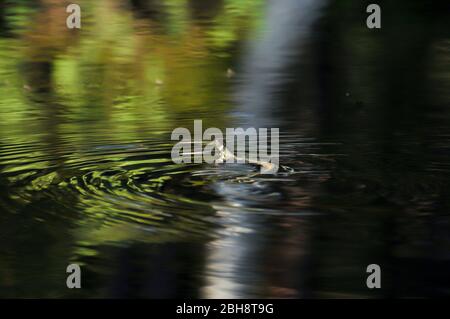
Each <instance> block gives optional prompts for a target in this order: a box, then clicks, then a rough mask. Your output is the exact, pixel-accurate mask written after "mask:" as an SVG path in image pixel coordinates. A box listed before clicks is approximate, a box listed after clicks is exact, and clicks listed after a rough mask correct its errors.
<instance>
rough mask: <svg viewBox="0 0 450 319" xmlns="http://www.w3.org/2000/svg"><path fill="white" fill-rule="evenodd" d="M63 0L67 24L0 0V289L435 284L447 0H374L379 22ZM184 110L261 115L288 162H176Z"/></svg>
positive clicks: (215, 117) (449, 81) (446, 154)
mask: <svg viewBox="0 0 450 319" xmlns="http://www.w3.org/2000/svg"><path fill="white" fill-rule="evenodd" d="M79 3H80V5H81V7H82V10H83V11H82V13H83V20H82V29H81V30H68V29H67V28H66V27H65V19H66V17H67V14H66V13H65V4H64V1H56V0H40V1H6V2H2V3H0V116H1V123H0V296H2V297H51V298H54V297H146V298H153V297H207V298H215V297H233V298H239V297H313V298H316V297H319V298H320V297H333V298H334V297H358V298H359V297H364V298H365V297H369V298H370V297H433V296H449V295H450V275H449V272H448V270H449V269H450V214H449V209H450V201H449V196H450V182H449V177H450V174H449V173H450V19H449V18H450V10H449V9H450V8H449V6H448V4H447V3H446V1H433V3H431V1H430V3H424V4H416V2H414V1H413V2H411V1H406V0H405V1H403V0H402V1H395V4H394V3H393V2H392V1H391V2H389V3H388V2H384V1H379V4H380V5H381V6H382V10H383V11H382V12H383V15H382V29H381V30H369V29H367V28H366V26H365V19H366V16H367V14H366V13H365V8H366V4H365V3H362V2H359V1H326V0H324V1H318V0H317V1H316V0H314V1H313V0H309V1H300V0H277V1H259V0H252V1H250V0H248V1H237V0H210V1H208V2H203V1H202V2H201V3H200V1H193V0H191V1H181V0H170V1H169V0H168V1H141V0H136V1H135V0H133V1H125V0H123V1H119V0H117V1H113V0H111V1H107V0H100V1H93V0H92V1H88V0H85V1H79ZM417 3H418V2H417ZM194 119H201V120H203V125H204V127H205V128H206V127H219V128H222V129H223V128H226V127H239V126H243V127H248V126H254V127H279V128H280V154H281V157H280V162H281V164H283V165H285V166H288V167H289V168H291V169H292V170H293V171H288V170H283V171H280V173H279V174H277V175H259V174H257V170H256V169H255V168H254V167H252V166H248V165H245V164H244V165H220V166H214V165H208V164H200V165H199V164H191V165H188V164H174V163H173V162H172V160H171V157H170V152H171V148H172V145H173V142H172V141H171V140H170V134H171V132H172V130H173V129H174V128H176V127H180V126H181V127H188V128H192V126H193V121H194ZM70 263H78V264H80V265H81V267H82V289H79V290H69V289H67V288H66V276H67V274H66V272H65V271H66V267H67V265H68V264H70ZM373 263H375V264H379V265H380V266H381V269H382V288H381V289H378V290H369V289H367V287H366V277H367V274H366V267H367V265H369V264H373Z"/></svg>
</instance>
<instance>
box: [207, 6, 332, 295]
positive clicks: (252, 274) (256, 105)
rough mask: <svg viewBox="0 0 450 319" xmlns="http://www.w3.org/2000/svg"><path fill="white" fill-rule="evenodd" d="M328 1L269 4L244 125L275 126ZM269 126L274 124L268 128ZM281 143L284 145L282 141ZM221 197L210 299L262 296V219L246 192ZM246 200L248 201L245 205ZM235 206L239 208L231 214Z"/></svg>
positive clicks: (238, 188) (250, 69) (244, 79)
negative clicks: (282, 95) (280, 95)
mask: <svg viewBox="0 0 450 319" xmlns="http://www.w3.org/2000/svg"><path fill="white" fill-rule="evenodd" d="M324 2H325V0H276V1H269V3H268V8H267V13H266V26H265V31H264V32H263V34H262V36H261V38H259V39H258V40H255V42H253V43H251V44H250V47H249V50H248V53H247V54H246V56H245V57H244V61H243V64H244V67H243V70H242V71H241V72H239V73H240V76H239V78H238V79H237V81H238V85H237V87H236V104H237V111H238V114H240V115H241V116H242V117H244V118H242V119H241V120H242V123H240V124H241V125H246V126H253V127H270V126H271V127H273V126H276V125H277V123H276V121H275V119H274V118H273V117H271V112H272V111H273V110H274V109H275V108H277V106H278V105H277V102H278V101H277V97H276V94H275V93H276V92H277V91H278V90H279V89H280V87H282V86H283V85H285V84H286V83H287V82H288V81H289V80H290V79H289V75H290V72H289V67H290V66H291V65H292V64H293V63H294V62H295V59H298V58H299V52H298V48H299V47H301V45H302V43H303V42H304V41H305V39H306V38H307V36H308V35H309V33H310V30H311V27H312V24H313V22H314V21H315V20H316V19H317V17H318V14H319V11H320V8H321V7H322V6H323V4H324ZM268 124H270V125H268ZM280 143H281V144H282V143H283V141H282V140H281V141H280ZM216 186H217V192H218V193H219V194H220V195H221V196H223V197H224V201H225V202H227V203H226V205H224V206H223V207H217V210H218V214H220V215H221V216H222V218H223V222H224V227H225V231H224V232H223V233H222V235H221V236H220V237H219V238H218V239H217V240H215V241H213V242H212V243H211V244H210V246H209V248H208V249H209V252H208V257H207V265H206V274H205V277H206V283H205V288H204V289H203V297H205V298H243V297H257V296H258V292H257V290H258V286H259V285H260V284H262V281H263V279H262V278H260V276H261V272H260V271H258V268H260V266H261V265H259V258H258V255H259V254H260V253H261V249H262V247H263V245H262V244H263V243H264V240H265V238H264V236H263V233H262V231H261V228H260V227H261V226H262V225H261V224H260V223H259V222H260V221H261V216H258V215H257V214H255V213H254V212H253V213H249V212H246V207H245V206H246V205H248V204H249V202H251V200H247V199H246V192H249V193H248V194H250V191H251V190H249V189H248V188H247V187H243V186H242V185H240V184H237V183H236V184H232V183H229V184H226V183H218V184H217V185H216ZM241 199H246V200H245V201H243V200H241ZM230 206H234V208H233V209H230V208H229V207H230Z"/></svg>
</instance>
